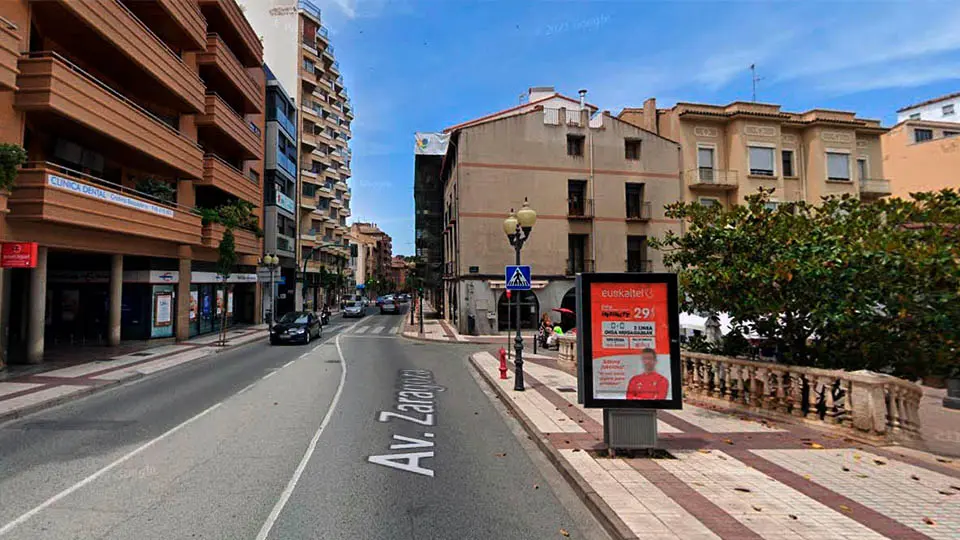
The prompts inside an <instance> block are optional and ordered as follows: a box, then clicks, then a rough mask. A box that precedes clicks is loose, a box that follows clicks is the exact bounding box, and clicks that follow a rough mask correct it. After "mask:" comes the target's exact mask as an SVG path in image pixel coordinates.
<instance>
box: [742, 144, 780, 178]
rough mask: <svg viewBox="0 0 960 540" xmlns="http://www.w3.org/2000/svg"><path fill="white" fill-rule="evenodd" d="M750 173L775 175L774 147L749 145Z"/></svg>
mask: <svg viewBox="0 0 960 540" xmlns="http://www.w3.org/2000/svg"><path fill="white" fill-rule="evenodd" d="M747 151H748V152H749V157H750V174H754V175H759V176H773V171H774V169H773V148H767V147H766V146H748V147H747Z"/></svg>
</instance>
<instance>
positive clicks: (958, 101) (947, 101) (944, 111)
mask: <svg viewBox="0 0 960 540" xmlns="http://www.w3.org/2000/svg"><path fill="white" fill-rule="evenodd" d="M906 120H928V121H931V122H960V92H954V93H952V94H947V95H945V96H940V97H937V98H933V99H928V100H925V101H921V102H920V103H914V104H912V105H907V106H906V107H903V108H900V109H897V123H898V124H899V123H901V122H904V121H906Z"/></svg>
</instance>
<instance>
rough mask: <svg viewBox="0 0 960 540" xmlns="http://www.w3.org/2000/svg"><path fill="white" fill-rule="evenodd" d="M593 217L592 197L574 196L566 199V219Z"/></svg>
mask: <svg viewBox="0 0 960 540" xmlns="http://www.w3.org/2000/svg"><path fill="white" fill-rule="evenodd" d="M591 218H593V199H584V198H582V197H574V198H570V199H567V219H591Z"/></svg>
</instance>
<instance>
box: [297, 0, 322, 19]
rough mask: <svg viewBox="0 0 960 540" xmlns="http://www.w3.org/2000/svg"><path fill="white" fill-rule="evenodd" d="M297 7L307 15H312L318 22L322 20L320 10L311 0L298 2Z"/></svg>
mask: <svg viewBox="0 0 960 540" xmlns="http://www.w3.org/2000/svg"><path fill="white" fill-rule="evenodd" d="M297 7H299V8H300V9H302V10H303V11H304V12H305V13H307V14H308V15H310V16H311V17H313V18H314V19H316V20H318V21H319V20H320V8H319V7H318V6H317V5H316V4H314V3H313V2H311V1H310V0H300V1H299V2H297Z"/></svg>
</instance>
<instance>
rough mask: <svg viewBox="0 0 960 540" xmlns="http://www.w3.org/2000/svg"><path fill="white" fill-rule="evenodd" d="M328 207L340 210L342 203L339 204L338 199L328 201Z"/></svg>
mask: <svg viewBox="0 0 960 540" xmlns="http://www.w3.org/2000/svg"><path fill="white" fill-rule="evenodd" d="M330 206H332V207H333V208H342V207H343V202H341V201H340V200H338V199H330Z"/></svg>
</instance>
